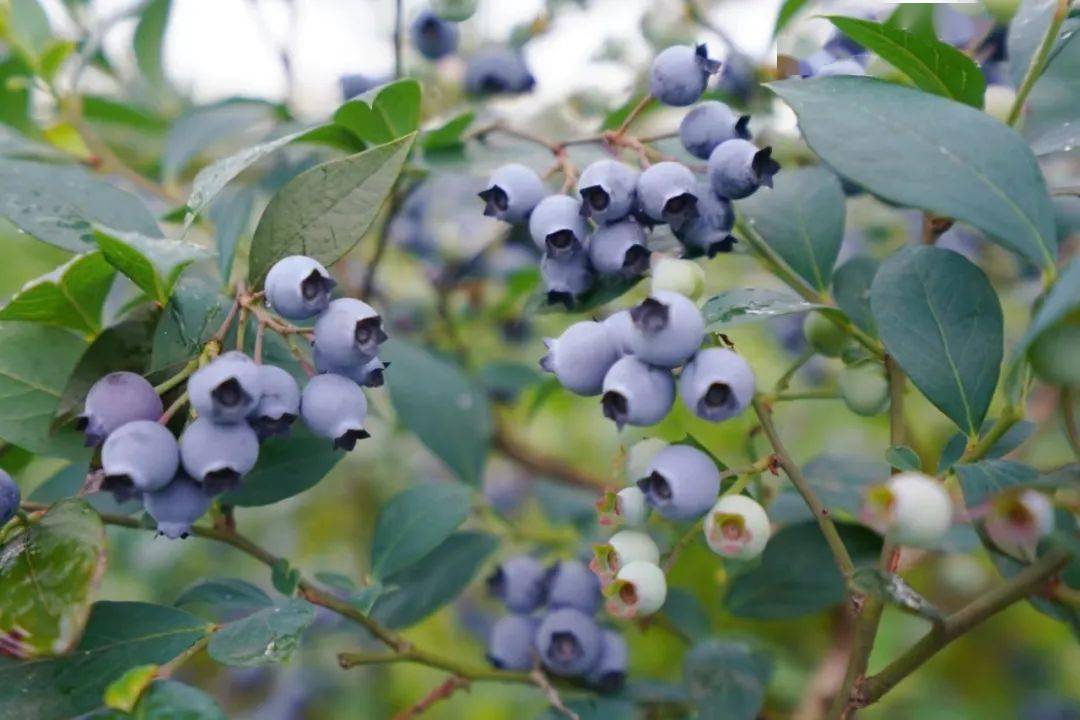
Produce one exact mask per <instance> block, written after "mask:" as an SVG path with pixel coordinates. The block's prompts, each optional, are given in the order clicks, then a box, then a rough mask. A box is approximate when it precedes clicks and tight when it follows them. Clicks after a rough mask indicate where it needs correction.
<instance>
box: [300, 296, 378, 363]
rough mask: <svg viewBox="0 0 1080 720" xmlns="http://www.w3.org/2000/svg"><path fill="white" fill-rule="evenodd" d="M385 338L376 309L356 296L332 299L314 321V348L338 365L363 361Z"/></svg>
mask: <svg viewBox="0 0 1080 720" xmlns="http://www.w3.org/2000/svg"><path fill="white" fill-rule="evenodd" d="M386 339H387V336H386V333H385V332H384V331H383V325H382V318H381V317H380V316H379V313H377V312H375V308H373V307H371V306H370V305H368V304H367V303H366V302H364V301H363V300H357V299H355V298H339V299H337V300H334V301H333V302H332V303H330V306H329V307H328V308H327V309H326V312H324V313H323V314H322V315H320V316H319V319H318V320H317V321H316V322H315V349H316V350H318V351H319V353H320V354H321V355H322V356H323V358H324V359H325V360H326V362H328V363H330V364H332V365H335V366H337V367H353V366H355V365H362V364H364V363H366V362H367V361H368V360H370V359H371V358H373V357H375V355H376V353H378V351H379V345H381V344H382V343H383V342H385V341H386Z"/></svg>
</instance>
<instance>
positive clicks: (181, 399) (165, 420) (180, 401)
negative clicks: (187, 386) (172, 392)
mask: <svg viewBox="0 0 1080 720" xmlns="http://www.w3.org/2000/svg"><path fill="white" fill-rule="evenodd" d="M187 402H188V391H187V390H185V391H184V392H182V393H180V395H179V396H178V397H177V398H176V399H175V400H173V401H172V405H169V407H168V408H166V409H165V412H163V413H161V417H159V418H158V422H159V423H161V424H162V425H168V424H169V421H170V420H172V419H173V416H174V415H176V412H177V411H178V410H179V409H180V408H182V407H184V406H185V405H187Z"/></svg>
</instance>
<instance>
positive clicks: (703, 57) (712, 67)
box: [694, 43, 720, 75]
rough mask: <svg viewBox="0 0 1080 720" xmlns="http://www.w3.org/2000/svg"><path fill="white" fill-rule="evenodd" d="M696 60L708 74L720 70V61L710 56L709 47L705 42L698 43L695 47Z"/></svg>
mask: <svg viewBox="0 0 1080 720" xmlns="http://www.w3.org/2000/svg"><path fill="white" fill-rule="evenodd" d="M694 60H696V61H697V64H698V66H699V67H700V68H701V70H702V72H704V73H706V74H708V75H712V74H713V73H715V72H717V71H719V70H720V61H719V60H713V59H711V58H710V57H709V48H708V47H706V45H705V43H698V44H697V46H696V47H695V48H694Z"/></svg>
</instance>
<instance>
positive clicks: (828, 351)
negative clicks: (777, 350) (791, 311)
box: [803, 313, 848, 357]
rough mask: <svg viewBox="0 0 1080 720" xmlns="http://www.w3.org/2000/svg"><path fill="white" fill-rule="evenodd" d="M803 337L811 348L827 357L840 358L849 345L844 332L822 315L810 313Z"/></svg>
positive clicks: (804, 324) (804, 323)
mask: <svg viewBox="0 0 1080 720" xmlns="http://www.w3.org/2000/svg"><path fill="white" fill-rule="evenodd" d="M803 335H804V336H805V337H806V342H808V343H810V347H812V348H814V350H816V351H817V352H819V353H821V354H822V355H824V356H826V357H840V353H842V352H844V348H845V347H846V346H847V344H848V338H847V335H845V334H844V331H843V330H841V329H840V327H839V326H838V325H837V324H836V323H834V322H833V321H832V320H830V319H829V318H827V317H825V316H824V315H822V314H821V313H810V314H809V315H807V316H806V320H805V321H804V322H803Z"/></svg>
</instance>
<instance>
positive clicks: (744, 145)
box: [709, 139, 780, 200]
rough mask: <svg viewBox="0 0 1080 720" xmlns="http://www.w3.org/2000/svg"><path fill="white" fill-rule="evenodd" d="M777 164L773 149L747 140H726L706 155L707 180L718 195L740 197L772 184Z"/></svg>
mask: <svg viewBox="0 0 1080 720" xmlns="http://www.w3.org/2000/svg"><path fill="white" fill-rule="evenodd" d="M778 172H780V163H778V162H776V161H775V160H773V159H772V148H771V147H768V146H766V147H764V148H761V149H760V150H759V149H758V147H757V146H756V145H754V144H753V143H752V142H750V141H749V140H737V139H736V140H728V141H727V142H725V143H721V144H719V145H717V146H716V149H715V150H713V151H712V155H710V156H709V182H710V183H712V186H713V190H715V191H716V194H717V195H719V196H720V197H725V198H728V199H729V200H740V199H742V198H744V197H749V196H750V195H753V194H754V191H756V190H757V189H758V188H759V187H761V186H762V185H764V186H765V187H772V185H773V175H775V174H776V173H778Z"/></svg>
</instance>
